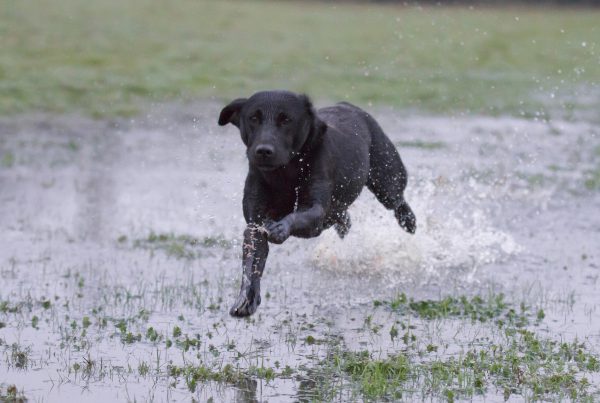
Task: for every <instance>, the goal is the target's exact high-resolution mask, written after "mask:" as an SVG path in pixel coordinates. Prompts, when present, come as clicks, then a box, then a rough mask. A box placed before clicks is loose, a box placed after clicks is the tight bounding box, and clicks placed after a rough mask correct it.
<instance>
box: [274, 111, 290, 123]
mask: <svg viewBox="0 0 600 403" xmlns="http://www.w3.org/2000/svg"><path fill="white" fill-rule="evenodd" d="M277 122H278V123H279V124H280V125H287V124H290V123H292V119H290V117H289V116H288V115H285V114H283V113H282V114H280V115H279V116H277Z"/></svg>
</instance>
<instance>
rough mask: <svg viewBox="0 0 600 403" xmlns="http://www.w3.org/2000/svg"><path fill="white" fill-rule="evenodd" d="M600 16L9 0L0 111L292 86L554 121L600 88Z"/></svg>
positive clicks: (4, 13)
mask: <svg viewBox="0 0 600 403" xmlns="http://www.w3.org/2000/svg"><path fill="white" fill-rule="evenodd" d="M598 20H600V11H599V10H586V9H553V8H548V7H544V8H539V9H527V8H503V9H494V8H481V9H480V8H475V9H468V8H463V7H451V8H445V7H431V8H429V7H425V8H417V7H402V6H382V5H368V6H366V5H352V4H344V5H334V4H332V3H317V2H309V3H306V2H254V1H244V2H225V1H219V2H216V1H215V2H212V1H184V0H174V1H171V2H168V3H161V2H152V1H149V0H131V1H126V2H122V1H117V0H105V1H97V2H91V1H81V0H53V1H51V2H49V3H47V4H45V5H44V6H40V4H39V2H35V1H33V0H23V1H11V2H7V3H6V4H4V5H3V6H2V10H1V12H0V48H1V49H2V52H0V115H8V114H15V113H21V112H30V111H38V110H41V111H50V112H60V113H62V112H81V113H84V114H88V115H92V116H114V115H129V114H132V113H136V112H137V111H139V110H140V109H141V108H143V107H144V105H145V104H147V103H148V102H155V101H165V100H173V99H195V98H207V97H208V98H210V97H217V98H219V99H221V98H222V99H229V98H232V97H235V96H239V95H248V94H250V93H252V92H253V91H256V90H259V89H265V88H287V89H292V90H296V91H305V92H307V93H309V94H311V95H313V96H314V97H315V98H317V99H321V100H334V101H337V100H344V99H347V100H350V101H354V102H358V103H361V104H363V105H365V106H368V105H369V103H372V104H388V105H394V106H397V107H400V108H417V109H421V110H424V111H430V112H444V113H446V112H454V111H460V112H472V113H484V114H501V113H509V114H515V115H522V116H540V115H541V116H544V115H547V114H548V113H551V112H552V110H554V109H556V108H558V109H559V110H562V111H567V112H568V111H569V110H571V109H572V108H581V107H583V105H579V104H578V97H577V95H576V92H577V91H580V90H582V89H583V88H588V89H589V88H593V89H595V91H596V92H597V90H598V85H599V84H598V83H599V82H600V63H599V62H598V57H599V54H600V49H599V46H600V26H599V25H598ZM551 94H555V98H552V96H551ZM567 99H569V101H568V102H567V101H566V100H567ZM594 102H595V101H594ZM588 107H590V108H594V107H596V108H597V107H598V105H588Z"/></svg>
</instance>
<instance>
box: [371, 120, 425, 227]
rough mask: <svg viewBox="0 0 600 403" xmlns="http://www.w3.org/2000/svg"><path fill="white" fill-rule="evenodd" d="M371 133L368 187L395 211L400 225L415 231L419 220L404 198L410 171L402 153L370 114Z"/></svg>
mask: <svg viewBox="0 0 600 403" xmlns="http://www.w3.org/2000/svg"><path fill="white" fill-rule="evenodd" d="M367 122H368V124H369V129H370V132H371V147H370V149H369V159H370V167H369V179H368V181H367V187H368V188H369V190H370V191H371V192H373V194H374V195H375V197H377V200H379V202H380V203H381V204H383V205H384V206H385V208H387V209H388V210H394V215H395V216H396V220H398V224H400V226H401V227H402V228H403V229H404V230H406V231H407V232H410V233H411V234H414V232H415V231H416V229H417V220H416V217H415V215H414V213H413V212H412V210H411V208H410V206H409V205H408V203H406V201H405V200H404V189H405V188H406V181H407V174H406V169H405V168H404V164H403V163H402V159H400V154H398V151H397V150H396V147H394V144H393V143H392V142H391V141H390V139H389V138H388V137H387V136H386V135H385V133H384V132H383V130H382V129H381V127H380V126H379V124H377V122H376V121H375V120H374V119H373V118H372V117H371V116H368V115H367Z"/></svg>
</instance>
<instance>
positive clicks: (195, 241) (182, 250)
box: [117, 232, 233, 259]
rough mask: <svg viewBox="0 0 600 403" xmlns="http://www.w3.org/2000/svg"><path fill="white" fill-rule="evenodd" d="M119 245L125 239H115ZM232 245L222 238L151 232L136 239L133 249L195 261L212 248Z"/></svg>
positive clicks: (125, 239)
mask: <svg viewBox="0 0 600 403" xmlns="http://www.w3.org/2000/svg"><path fill="white" fill-rule="evenodd" d="M117 241H118V242H119V243H125V242H127V237H125V236H121V237H119V238H118V239H117ZM232 245H233V243H232V242H231V241H229V240H227V239H225V238H224V237H222V236H209V237H204V238H196V237H193V236H190V235H174V234H166V233H161V234H156V233H154V232H151V233H150V235H148V237H147V238H144V239H136V240H135V241H133V247H135V248H142V249H148V250H150V251H155V250H161V251H163V252H165V253H166V254H167V255H168V256H173V257H175V258H178V259H196V258H200V257H201V256H202V253H203V252H207V251H208V250H211V249H213V248H220V249H230V248H231V247H232Z"/></svg>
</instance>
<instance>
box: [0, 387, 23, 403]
mask: <svg viewBox="0 0 600 403" xmlns="http://www.w3.org/2000/svg"><path fill="white" fill-rule="evenodd" d="M26 401H27V398H26V397H25V395H24V394H23V392H22V391H19V390H18V388H17V386H16V385H8V386H5V385H3V384H1V383H0V402H3V403H25V402H26Z"/></svg>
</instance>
